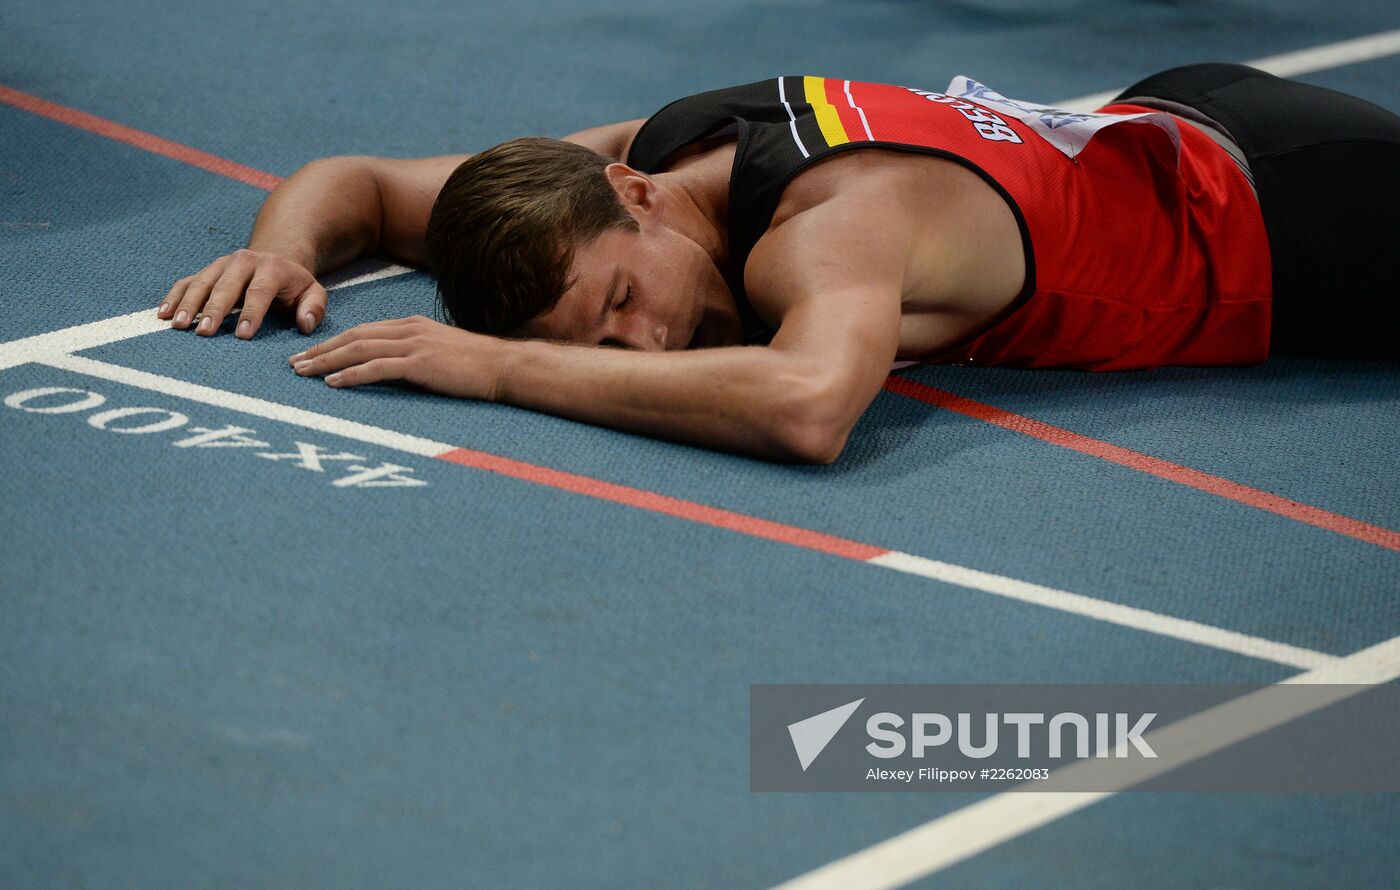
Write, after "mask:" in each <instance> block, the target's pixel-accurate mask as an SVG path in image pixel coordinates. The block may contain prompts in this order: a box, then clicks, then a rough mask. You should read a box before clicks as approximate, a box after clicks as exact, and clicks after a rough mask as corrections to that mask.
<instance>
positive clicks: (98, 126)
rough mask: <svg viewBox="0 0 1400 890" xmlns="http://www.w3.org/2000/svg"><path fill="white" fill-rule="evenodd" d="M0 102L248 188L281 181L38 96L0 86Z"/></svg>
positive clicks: (249, 168)
mask: <svg viewBox="0 0 1400 890" xmlns="http://www.w3.org/2000/svg"><path fill="white" fill-rule="evenodd" d="M0 102H4V103H5V104H7V105H13V106H15V107H16V108H22V109H24V110H25V111H30V112H33V113H34V114H38V115H43V116H44V117H47V118H50V119H52V120H56V121H58V122H59V123H63V124H67V125H68V126H70V127H77V128H78V129H80V130H87V131H88V132H91V133H96V134H97V135H99V136H106V137H107V138H108V139H115V140H117V141H118V142H125V143H126V144H128V145H134V146H136V147H137V148H142V149H145V150H146V151H149V152H154V153H155V154H158V155H164V156H165V157H167V158H174V159H175V160H177V161H184V162H185V163H186V164H190V165H192V166H195V167H199V168H200V169H202V170H208V171H209V172H210V173H217V174H219V175H220V176H226V177H228V178H229V179H236V180H238V181H239V182H246V183H247V184H248V185H251V186H255V187H257V188H260V189H266V190H268V191H271V190H272V189H273V188H275V187H276V186H277V183H279V182H281V181H282V178H281V177H280V176H273V175H272V174H271V173H264V172H263V171H261V170H254V169H253V168H252V167H245V166H244V165H242V164H239V163H237V162H235V161H230V160H227V159H225V158H221V157H218V156H216V155H211V154H209V153H208V152H203V151H200V150H199V149H197V148H190V147H189V146H188V145H181V144H180V143H178V142H171V141H170V140H169V139H162V138H160V137H159V136H152V135H151V134H150V133H143V132H142V131H140V130H135V129H132V128H131V127H127V126H124V125H122V124H119V123H115V122H114V121H109V120H105V119H103V118H100V117H97V116H96V115H92V114H88V113H87V112H86V111H79V110H78V109H76V108H69V107H68V106H67V105H59V104H58V103H57V102H50V101H48V100H47V99H40V98H39V97H38V96H31V95H29V94H28V93H21V92H20V91H19V90H13V89H10V88H9V87H7V86H4V85H3V84H0Z"/></svg>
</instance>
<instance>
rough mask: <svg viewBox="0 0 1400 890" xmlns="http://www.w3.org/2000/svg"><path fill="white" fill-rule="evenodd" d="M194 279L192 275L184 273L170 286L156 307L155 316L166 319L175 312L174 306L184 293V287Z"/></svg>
mask: <svg viewBox="0 0 1400 890" xmlns="http://www.w3.org/2000/svg"><path fill="white" fill-rule="evenodd" d="M193 280H194V276H193V275H186V276H185V277H184V278H181V279H180V280H179V281H177V282H175V284H174V285H172V286H171V288H170V291H169V293H167V294H166V295H165V299H163V300H161V301H160V306H159V307H158V308H157V309H156V318H161V319H167V318H169V317H170V316H171V315H173V314H174V313H175V306H176V305H178V304H179V302H180V298H181V297H183V296H184V295H185V288H187V287H189V286H190V282H191V281H193Z"/></svg>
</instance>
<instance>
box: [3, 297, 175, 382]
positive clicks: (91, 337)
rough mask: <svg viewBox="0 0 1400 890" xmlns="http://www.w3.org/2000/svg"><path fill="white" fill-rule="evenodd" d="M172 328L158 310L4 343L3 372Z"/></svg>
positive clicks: (105, 319)
mask: <svg viewBox="0 0 1400 890" xmlns="http://www.w3.org/2000/svg"><path fill="white" fill-rule="evenodd" d="M169 329H170V322H168V321H161V320H160V319H159V318H156V310H155V309H142V310H140V311H138V312H132V313H131V314H129V315H118V316H116V317H114V318H104V319H102V320H101V321H90V322H88V323H87V324H80V325H75V326H74V327H71V328H63V329H61V330H57V331H49V332H48V333H46V334H35V335H34V336H33V337H23V338H21V339H19V340H11V341H9V342H8V343H0V370H3V369H5V368H13V367H14V366H15V365H22V364H24V363H26V362H33V361H41V360H42V359H44V358H45V357H47V356H50V355H58V354H62V353H65V352H77V351H79V350H82V349H91V348H93V347H94V346H102V345H104V344H106V343H116V342H117V341H119V340H130V339H131V338H133V337H140V336H141V335H142V334H153V333H155V332H156V331H165V330H169Z"/></svg>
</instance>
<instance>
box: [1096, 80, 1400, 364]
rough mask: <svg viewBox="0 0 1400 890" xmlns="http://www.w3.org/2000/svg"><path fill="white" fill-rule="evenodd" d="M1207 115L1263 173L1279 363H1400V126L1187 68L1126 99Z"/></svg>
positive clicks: (1327, 93)
mask: <svg viewBox="0 0 1400 890" xmlns="http://www.w3.org/2000/svg"><path fill="white" fill-rule="evenodd" d="M1133 96H1155V97H1157V98H1161V99H1169V100H1171V101H1173V102H1180V103H1181V104H1183V105H1189V106H1191V107H1192V108H1196V109H1199V110H1200V111H1201V113H1202V114H1205V115H1206V116H1208V117H1210V118H1212V119H1213V120H1215V121H1218V122H1219V123H1220V124H1221V125H1222V126H1224V127H1225V129H1226V130H1228V131H1229V132H1230V135H1231V136H1232V137H1234V139H1235V141H1236V142H1237V143H1239V146H1240V149H1241V150H1242V151H1243V152H1244V155H1245V158H1246V159H1247V160H1248V161H1249V165H1250V168H1251V169H1252V170H1253V173H1254V182H1255V186H1256V187H1257V188H1258V190H1259V205H1260V209H1261V210H1262V211H1263V216H1264V227H1265V229H1266V230H1267V231H1268V235H1269V249H1270V253H1271V255H1272V257H1273V277H1274V306H1273V330H1272V336H1271V340H1270V346H1269V352H1270V354H1293V355H1327V356H1351V357H1356V358H1386V359H1400V117H1397V116H1396V115H1394V114H1392V113H1391V112H1389V111H1386V110H1385V109H1384V108H1380V107H1379V106H1376V105H1372V104H1371V103H1370V102H1366V101H1364V100H1362V99H1358V98H1356V97H1354V96H1348V95H1347V94H1345V93H1339V92H1336V91H1335V90H1328V89H1324V88H1322V87H1317V86H1312V85H1310V84H1305V83H1299V82H1297V81H1292V80H1285V79H1284V78H1281V77H1275V76H1274V75H1272V74H1268V73H1266V72H1264V71H1260V70H1258V69H1256V68H1250V67H1247V66H1245V65H1224V64H1206V65H1187V66H1185V67H1182V68H1173V69H1171V70H1170V71H1164V72H1162V73H1161V74H1154V75H1153V76H1151V77H1148V78H1146V79H1145V80H1142V81H1139V82H1138V83H1136V84H1134V85H1133V86H1131V87H1128V89H1126V90H1124V91H1123V93H1122V94H1121V95H1119V97H1118V99H1119V100H1122V99H1128V98H1131V97H1133Z"/></svg>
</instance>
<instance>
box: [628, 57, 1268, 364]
mask: <svg viewBox="0 0 1400 890" xmlns="http://www.w3.org/2000/svg"><path fill="white" fill-rule="evenodd" d="M954 84H955V85H959V94H958V95H953V94H951V93H952V92H953V89H952V86H950V89H949V92H948V93H935V92H931V91H928V90H920V89H913V88H908V87H900V86H891V85H887V84H876V83H863V82H856V81H843V80H836V79H832V78H822V77H781V78H775V79H772V80H766V81H761V82H758V83H752V84H747V85H744V86H737V87H731V88H728V89H721V90H714V91H711V92H707V93H701V94H698V95H695V96H690V97H687V98H684V99H680V100H678V101H676V102H672V103H671V104H670V105H667V106H666V107H665V108H663V109H661V110H660V111H659V112H657V113H656V114H655V115H653V116H652V117H651V118H650V119H648V120H647V122H646V123H645V124H644V125H643V126H642V128H641V129H640V130H639V131H638V133H637V135H636V138H635V139H634V140H633V143H632V147H631V150H630V152H629V154H628V157H627V162H628V164H630V165H631V166H633V167H635V168H636V169H638V170H641V171H643V172H648V173H650V172H656V171H658V170H660V169H661V168H662V166H663V165H664V164H665V162H666V160H667V159H668V158H669V157H670V156H671V155H672V154H674V153H675V152H676V151H677V150H678V149H680V148H682V147H683V146H685V145H688V144H690V143H693V142H695V141H698V140H700V139H703V138H706V137H708V136H714V135H719V134H722V133H725V132H727V131H730V130H732V131H734V132H735V133H736V135H737V138H738V144H737V146H736V152H735V157H734V167H733V171H732V177H731V180H730V195H729V198H730V203H729V215H730V218H729V247H730V257H731V268H730V270H729V274H728V278H729V284H730V288H731V290H732V291H733V293H734V295H735V298H736V300H737V301H738V303H739V308H740V313H741V317H742V319H743V321H744V326H745V336H746V339H747V340H748V341H749V342H765V341H766V339H768V338H770V337H771V336H772V333H773V332H772V331H771V329H768V328H767V327H766V326H765V325H764V324H763V322H762V321H761V320H760V319H759V318H758V317H757V315H756V314H755V313H754V312H753V309H752V307H751V306H750V305H749V301H748V299H747V297H746V295H745V294H744V290H743V269H744V264H745V262H746V261H747V259H748V256H749V253H750V252H751V251H752V250H753V247H754V245H755V244H756V243H757V242H758V240H759V238H761V237H762V236H763V234H764V233H765V232H766V231H767V229H768V226H769V225H770V223H771V221H772V218H773V213H774V211H775V210H776V208H777V206H778V202H779V199H780V197H781V195H782V192H783V189H784V188H785V187H786V186H787V184H788V182H789V181H791V179H792V178H793V177H794V176H796V175H797V174H798V173H799V172H801V171H802V170H803V169H804V168H806V167H807V166H808V165H810V164H812V163H815V162H816V161H818V160H819V159H821V158H824V157H826V156H828V155H830V154H832V153H833V152H838V151H846V150H851V149H856V148H882V149H892V150H897V151H909V152H918V153H923V154H930V155H935V156H938V157H943V158H947V159H949V160H952V161H955V162H957V163H960V164H962V165H963V166H965V167H967V168H969V169H971V170H972V171H974V172H975V173H977V174H978V175H979V176H981V177H982V179H983V180H985V181H986V182H987V183H988V184H989V185H991V186H992V188H994V189H995V190H996V191H997V192H998V193H999V194H1000V195H1001V196H1002V198H1003V199H1004V200H1005V201H1006V203H1007V205H1008V206H1009V207H1010V208H1011V211H1012V213H1013V214H1014V215H1015V217H1016V221H1017V224H1018V226H1019V227H1020V230H1021V238H1022V244H1023V247H1024V250H1025V257H1026V284H1025V288H1024V289H1023V290H1022V292H1021V294H1020V295H1018V296H1017V298H1016V300H1015V301H1014V302H1013V303H1012V304H1011V306H1009V307H1008V308H1007V309H1006V310H1005V311H1004V312H1003V313H1002V314H1001V315H1000V317H998V318H997V319H995V320H993V322H992V323H991V324H990V325H989V326H988V327H987V328H986V329H985V330H983V331H981V332H979V333H978V334H976V335H974V336H973V337H971V338H969V339H967V340H966V341H965V342H963V343H961V344H959V345H957V346H956V348H953V349H950V350H948V351H946V352H944V353H943V354H942V355H939V356H930V357H928V360H931V361H949V362H975V363H978V364H989V365H1008V366H1016V367H1028V368H1029V367H1037V368H1043V367H1061V368H1083V369H1089V370H1126V369H1134V368H1153V367H1157V366H1159V365H1164V364H1174V365H1235V364H1252V363H1256V362H1260V361H1263V360H1264V358H1265V357H1266V356H1267V355H1268V345H1269V316H1270V304H1271V272H1270V260H1269V248H1268V241H1267V236H1266V234H1265V231H1264V223H1263V219H1262V217H1261V215H1260V212H1259V205H1258V201H1257V200H1256V198H1255V196H1254V193H1253V190H1252V188H1251V186H1250V184H1249V182H1248V180H1247V179H1246V177H1245V175H1244V173H1243V172H1242V171H1241V170H1240V169H1239V167H1238V166H1237V165H1236V164H1235V162H1234V160H1233V159H1232V158H1231V157H1230V155H1229V153H1228V152H1226V151H1225V150H1224V149H1223V148H1221V147H1220V146H1219V145H1217V144H1216V143H1215V142H1214V141H1212V140H1211V139H1210V137H1208V136H1207V135H1205V133H1203V132H1202V131H1200V130H1198V129H1197V128H1195V127H1193V126H1185V125H1183V126H1180V127H1179V128H1178V127H1176V126H1175V125H1174V124H1172V123H1170V122H1169V119H1168V118H1167V117H1166V116H1165V115H1163V114H1162V113H1160V112H1157V111H1155V110H1154V109H1149V108H1138V107H1135V106H1127V105H1116V106H1108V107H1107V108H1104V109H1101V110H1100V111H1102V112H1104V114H1103V115H1075V114H1071V113H1069V112H1063V111H1061V110H1059V109H1050V108H1042V107H1038V106H1033V105H1029V104H1027V103H1020V102H1017V101H1016V100H1008V99H1005V97H1002V96H999V95H998V94H996V93H994V92H992V91H991V90H989V89H987V88H985V87H983V86H982V85H981V84H977V83H976V82H975V81H969V80H967V79H966V78H958V79H955V80H954ZM1144 115H1152V117H1151V118H1145V117H1143V116H1144ZM1164 120H1166V121H1168V123H1166V125H1165V126H1164V125H1161V124H1162V122H1163V121H1164ZM1154 123H1155V124H1157V125H1154Z"/></svg>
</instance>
